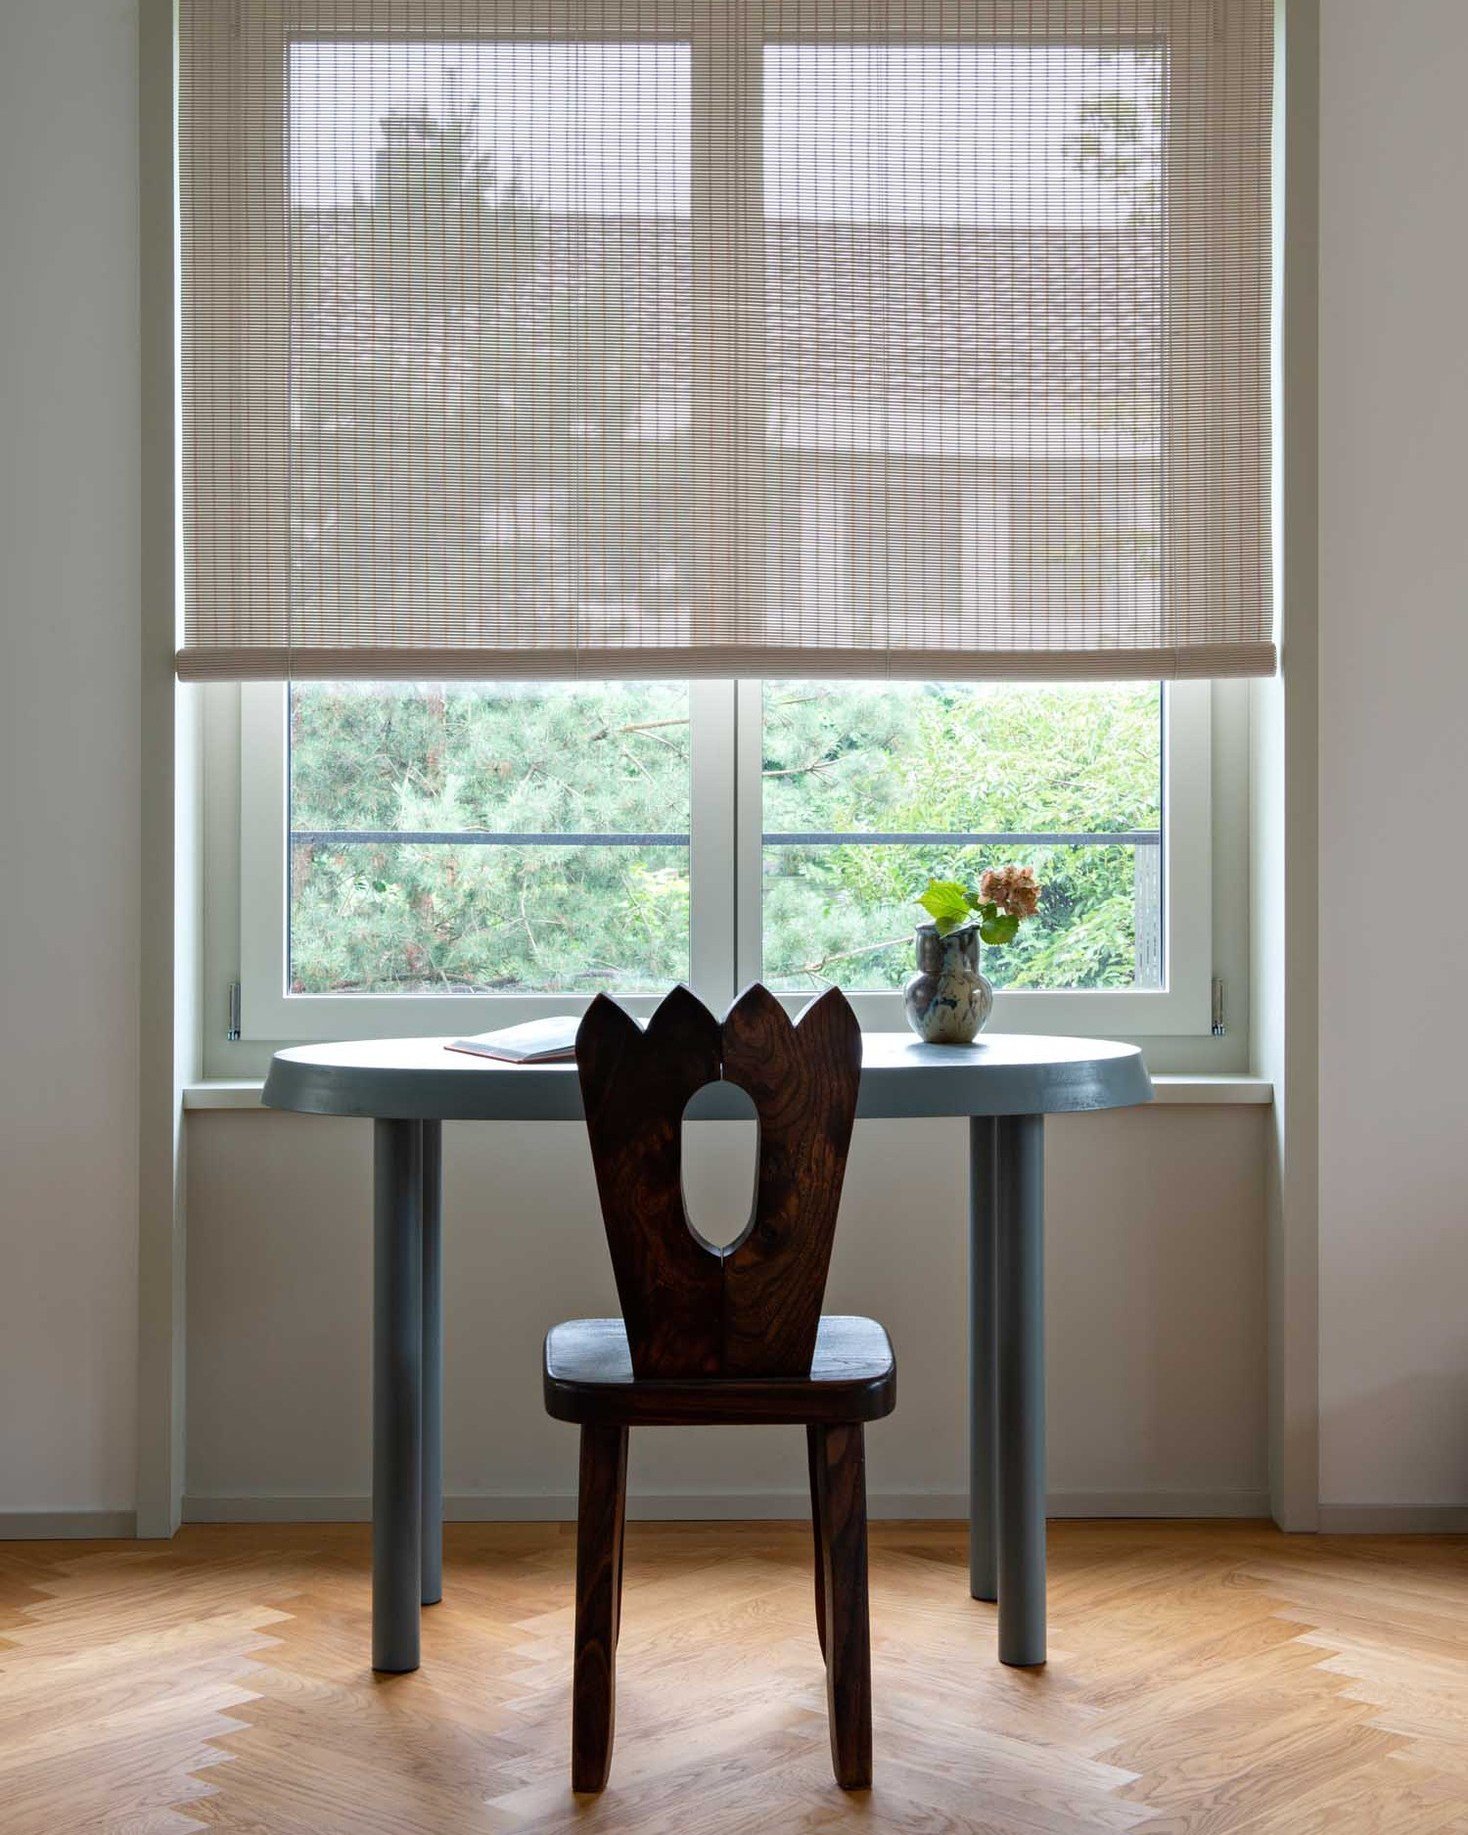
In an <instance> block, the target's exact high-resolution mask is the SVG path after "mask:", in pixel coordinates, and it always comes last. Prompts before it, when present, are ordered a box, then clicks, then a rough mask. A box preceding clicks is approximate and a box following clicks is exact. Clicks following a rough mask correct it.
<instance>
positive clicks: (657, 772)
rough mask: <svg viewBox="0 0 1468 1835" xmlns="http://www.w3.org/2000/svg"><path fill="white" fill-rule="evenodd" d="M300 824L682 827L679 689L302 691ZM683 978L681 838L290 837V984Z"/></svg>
mask: <svg viewBox="0 0 1468 1835" xmlns="http://www.w3.org/2000/svg"><path fill="white" fill-rule="evenodd" d="M291 784H292V809H291V827H292V830H293V831H295V832H296V833H300V832H301V831H308V832H310V831H314V832H317V833H320V832H321V831H331V830H334V831H341V830H355V831H363V830H366V831H374V830H375V831H394V832H402V831H405V830H408V831H417V832H433V833H439V834H444V833H465V832H473V831H475V830H478V831H481V832H497V833H548V834H577V833H581V834H610V835H619V834H620V835H626V834H635V833H652V834H668V833H672V834H675V835H677V834H682V835H685V836H686V834H687V832H688V828H689V806H688V786H689V775H688V693H687V690H686V688H684V687H683V686H682V685H681V684H672V683H669V684H666V685H662V684H660V685H656V686H651V687H647V686H632V685H620V684H615V683H614V684H608V685H606V686H604V687H598V688H595V689H589V690H581V689H571V688H545V687H539V686H537V687H532V688H526V689H514V688H500V689H496V690H495V691H493V692H482V691H479V690H476V689H473V688H448V689H444V688H430V689H401V688H386V687H384V688H376V687H373V688H366V687H364V688H356V687H352V688H338V687H333V688H304V689H298V690H297V691H296V692H295V693H294V695H293V697H292V719H291ZM687 975H688V849H687V847H686V846H681V847H680V846H676V845H664V846H648V847H635V848H633V847H596V846H585V845H576V844H573V843H568V844H566V845H564V846H560V845H552V846H535V847H528V846H527V847H515V846H499V845H495V846H482V845H477V844H473V843H468V844H464V845H458V846H443V845H437V844H432V843H413V842H395V841H382V840H373V841H362V842H337V841H332V842H323V841H314V840H313V841H298V842H297V843H296V844H295V845H294V846H293V848H292V859H291V978H292V985H293V987H294V988H295V989H296V990H297V991H298V992H305V993H328V992H367V993H373V992H393V991H424V992H433V991H439V992H446V993H447V992H455V993H460V992H466V991H483V992H496V991H498V992H503V991H508V990H514V989H525V988H546V989H557V988H564V989H572V990H577V991H594V990H596V989H598V988H606V989H608V990H610V991H620V992H624V993H629V992H637V991H640V990H645V989H658V988H666V987H668V986H669V985H670V984H671V983H672V982H674V981H678V980H683V979H686V978H687Z"/></svg>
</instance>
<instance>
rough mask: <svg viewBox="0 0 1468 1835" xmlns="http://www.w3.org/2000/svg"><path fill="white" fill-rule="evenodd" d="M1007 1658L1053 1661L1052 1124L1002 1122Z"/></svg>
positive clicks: (1003, 1614) (1002, 1595) (1003, 1651)
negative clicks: (1049, 1485) (1048, 1227)
mask: <svg viewBox="0 0 1468 1835" xmlns="http://www.w3.org/2000/svg"><path fill="white" fill-rule="evenodd" d="M998 1146H999V1154H998V1167H997V1177H996V1181H995V1189H996V1210H997V1213H998V1215H997V1224H998V1252H997V1257H996V1260H997V1267H998V1282H997V1291H998V1309H999V1332H998V1339H999V1460H998V1465H999V1660H1000V1662H1001V1663H1010V1664H1014V1665H1016V1666H1021V1667H1022V1666H1027V1665H1030V1664H1034V1663H1043V1662H1044V1661H1045V1270H1044V1215H1045V1122H1044V1117H1043V1116H1040V1115H1006V1116H1002V1117H1001V1118H1000V1120H999V1124H998Z"/></svg>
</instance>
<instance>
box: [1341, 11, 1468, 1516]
mask: <svg viewBox="0 0 1468 1835" xmlns="http://www.w3.org/2000/svg"><path fill="white" fill-rule="evenodd" d="M1465 69H1468V6H1465V5H1463V4H1462V0H1397V4H1395V5H1392V6H1384V5H1382V4H1381V0H1329V4H1328V5H1326V6H1325V7H1324V8H1323V12H1322V31H1321V119H1322V142H1321V167H1322V182H1321V439H1320V453H1321V478H1320V487H1321V492H1320V494H1321V554H1322V570H1321V596H1320V634H1321V756H1320V766H1321V781H1320V811H1321V904H1322V930H1321V1036H1320V1051H1321V1081H1320V1097H1321V1141H1320V1149H1321V1167H1322V1178H1321V1244H1320V1274H1321V1286H1320V1401H1321V1442H1320V1445H1321V1455H1320V1474H1321V1475H1320V1483H1321V1497H1322V1502H1323V1504H1324V1505H1327V1506H1330V1505H1334V1506H1340V1507H1351V1506H1363V1505H1394V1506H1418V1507H1422V1506H1447V1505H1458V1506H1464V1505H1468V983H1465V980H1464V976H1463V973H1462V961H1463V953H1464V934H1465V912H1468V849H1465V847H1464V845H1463V840H1464V831H1465V809H1464V806H1465V797H1468V717H1465V714H1464V694H1465V687H1468V458H1465V443H1464V441H1465V429H1468V354H1465V346H1468V335H1465V321H1468V305H1465V302H1468V126H1465V116H1464V92H1463V73H1464V71H1465ZM1326 1520H1327V1521H1328V1520H1329V1517H1328V1515H1327V1519H1326Z"/></svg>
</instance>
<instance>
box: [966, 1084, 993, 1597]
mask: <svg viewBox="0 0 1468 1835" xmlns="http://www.w3.org/2000/svg"><path fill="white" fill-rule="evenodd" d="M997 1125H998V1124H997V1122H996V1121H995V1118H994V1117H993V1116H992V1115H975V1116H973V1117H971V1119H970V1121H969V1124H968V1228H969V1262H968V1590H969V1593H970V1594H971V1596H972V1597H973V1598H974V1599H995V1598H997V1597H998V1589H997V1584H996V1582H997V1572H996V1561H997V1538H996V1528H997V1525H996V1521H995V1514H994V1513H995V1463H994V1462H995V1411H996V1408H997V1405H998V1387H999V1385H998V1368H999V1351H998V1344H997V1341H996V1337H995V1308H994V1274H995V1269H994V1235H995V1232H994V1165H995V1130H996V1128H997Z"/></svg>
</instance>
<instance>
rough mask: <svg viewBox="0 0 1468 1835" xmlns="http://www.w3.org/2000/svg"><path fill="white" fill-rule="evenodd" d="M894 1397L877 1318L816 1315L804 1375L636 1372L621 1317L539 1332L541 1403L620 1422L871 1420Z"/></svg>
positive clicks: (893, 1376) (886, 1341)
mask: <svg viewBox="0 0 1468 1835" xmlns="http://www.w3.org/2000/svg"><path fill="white" fill-rule="evenodd" d="M896 1402H897V1364H896V1360H895V1358H894V1357H893V1355H892V1341H891V1339H890V1338H888V1336H887V1334H886V1332H885V1330H884V1329H883V1328H882V1327H881V1326H880V1325H879V1324H878V1323H877V1321H876V1320H875V1319H863V1318H860V1317H846V1316H842V1315H832V1316H823V1317H822V1319H821V1322H820V1327H819V1329H818V1331H817V1334H816V1349H815V1356H814V1357H813V1358H812V1359H811V1367H810V1374H809V1375H807V1376H693V1377H672V1378H670V1377H653V1378H649V1377H641V1378H639V1377H635V1376H634V1375H633V1374H632V1353H631V1352H630V1350H629V1349H628V1346H627V1331H626V1328H625V1326H624V1325H623V1323H622V1321H621V1320H620V1319H569V1320H567V1321H566V1323H565V1324H564V1325H557V1326H553V1327H552V1328H551V1330H550V1331H549V1333H547V1335H546V1340H545V1407H546V1413H547V1414H549V1415H552V1416H553V1417H554V1418H555V1419H556V1420H558V1421H579V1422H582V1423H583V1424H584V1423H587V1422H600V1423H603V1424H605V1425H607V1426H617V1427H642V1426H647V1427H673V1426H679V1425H684V1424H687V1425H690V1426H696V1425H710V1424H717V1423H723V1424H727V1425H729V1426H746V1427H750V1426H756V1427H757V1426H764V1425H771V1424H774V1423H776V1422H781V1421H790V1422H801V1421H804V1422H818V1423H825V1422H843V1421H878V1420H880V1419H881V1418H882V1417H883V1416H884V1415H889V1414H891V1412H892V1410H893V1408H894V1407H895V1406H896Z"/></svg>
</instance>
